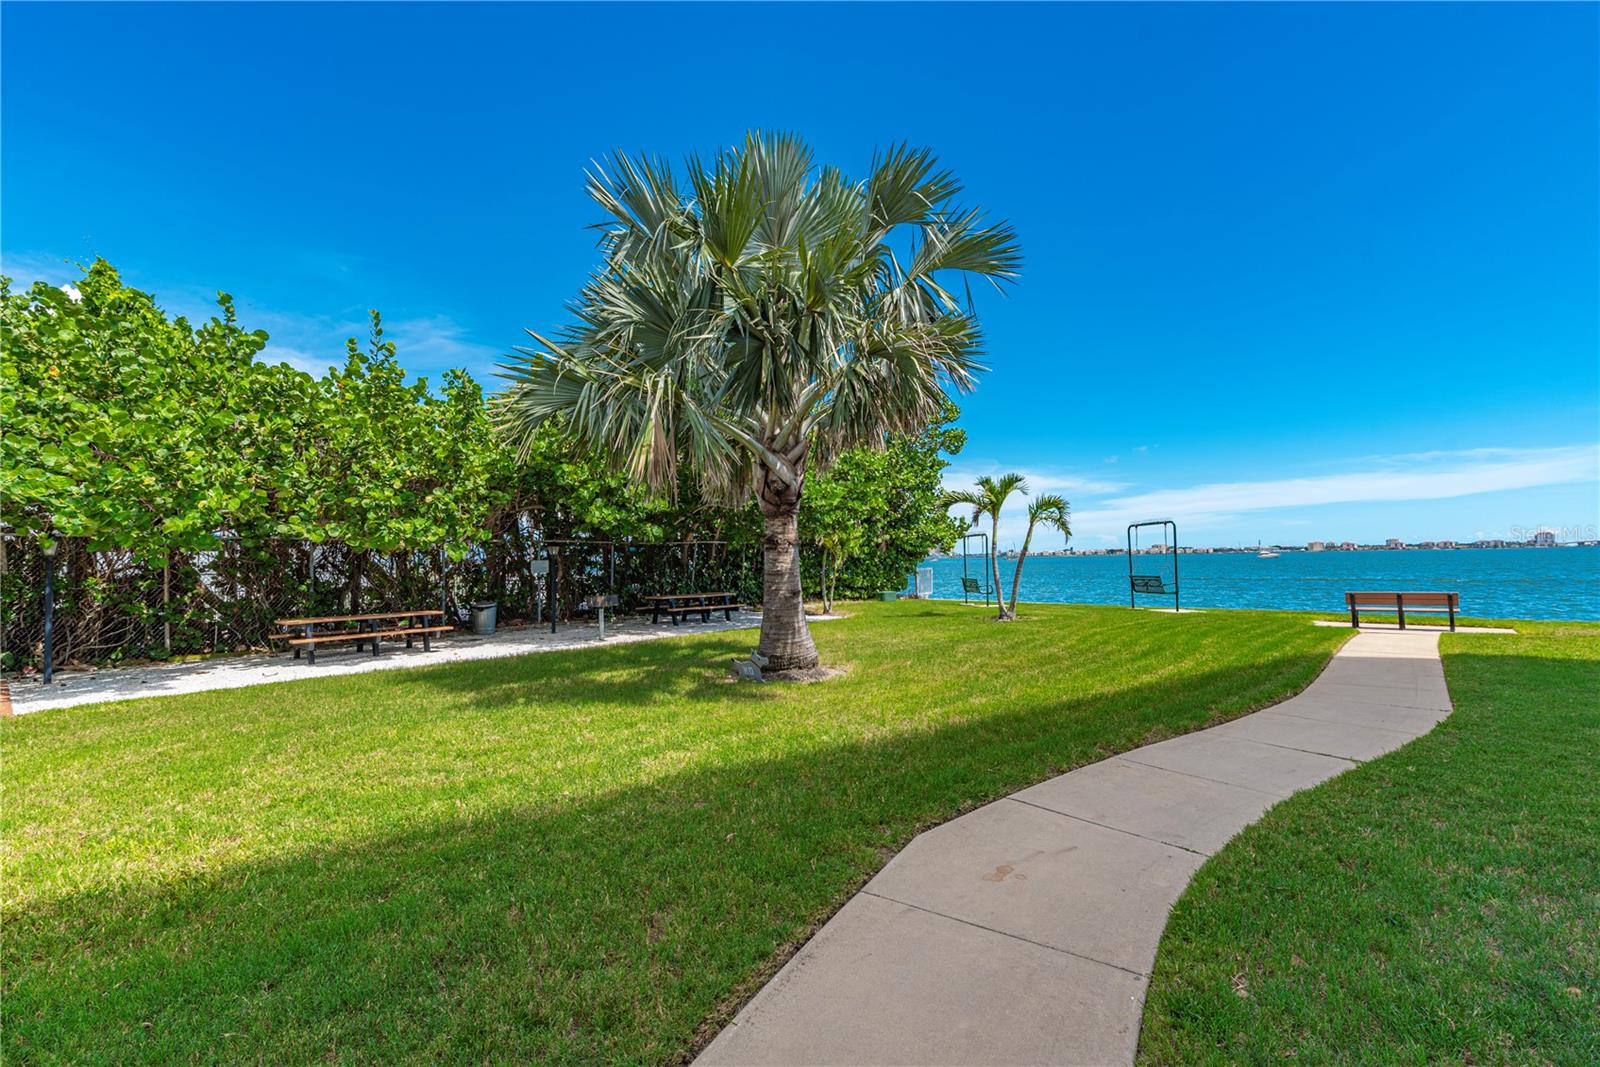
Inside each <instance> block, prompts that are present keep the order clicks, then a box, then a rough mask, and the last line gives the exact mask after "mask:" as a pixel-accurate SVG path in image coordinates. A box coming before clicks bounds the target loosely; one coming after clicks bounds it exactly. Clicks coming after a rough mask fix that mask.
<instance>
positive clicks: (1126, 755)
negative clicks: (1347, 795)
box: [1115, 720, 1304, 800]
mask: <svg viewBox="0 0 1600 1067" xmlns="http://www.w3.org/2000/svg"><path fill="white" fill-rule="evenodd" d="M1235 721H1238V720H1235ZM1183 736H1188V735H1183ZM1133 751H1134V752H1137V751H1139V750H1138V749H1134V750H1133ZM1115 758H1116V759H1125V760H1127V761H1128V762H1129V763H1137V764H1139V766H1141V767H1149V768H1150V769H1152V770H1157V771H1166V772H1167V773H1168V774H1181V775H1183V776H1184V777H1185V778H1198V779H1200V780H1201V781H1202V782H1214V783H1216V784H1217V785H1231V786H1233V787H1235V788H1237V789H1251V790H1254V791H1255V792H1257V793H1265V794H1266V795H1267V796H1269V797H1277V798H1278V799H1279V800H1283V799H1286V798H1287V797H1289V796H1292V795H1293V794H1291V793H1274V792H1272V791H1271V790H1269V789H1256V787H1255V786H1253V785H1240V784H1239V783H1238V782H1224V781H1223V780H1222V779H1221V778H1207V777H1206V776H1205V775H1203V774H1191V773H1190V772H1189V771H1175V770H1173V769H1172V768H1171V767H1163V766H1161V765H1160V764H1158V763H1145V762H1143V761H1142V760H1136V759H1133V758H1132V753H1128V752H1124V753H1123V754H1122V755H1120V756H1117V757H1115ZM1301 788H1304V787H1303V786H1302V787H1301ZM1296 792H1298V790H1297V791H1296Z"/></svg>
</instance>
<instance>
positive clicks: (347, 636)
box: [272, 626, 455, 645]
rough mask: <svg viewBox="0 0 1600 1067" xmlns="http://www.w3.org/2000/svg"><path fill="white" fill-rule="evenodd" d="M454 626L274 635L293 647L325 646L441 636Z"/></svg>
mask: <svg viewBox="0 0 1600 1067" xmlns="http://www.w3.org/2000/svg"><path fill="white" fill-rule="evenodd" d="M454 629H455V627H454V626H412V627H408V628H406V629H403V630H338V631H335V632H332V633H325V634H315V635H313V636H311V637H290V636H289V635H288V634H273V635H272V636H274V637H276V638H278V639H279V640H280V641H283V642H285V643H286V644H291V645H325V644H328V643H329V642H330V641H364V640H366V639H367V638H369V637H406V636H408V635H411V634H439V633H448V632H450V631H451V630H454Z"/></svg>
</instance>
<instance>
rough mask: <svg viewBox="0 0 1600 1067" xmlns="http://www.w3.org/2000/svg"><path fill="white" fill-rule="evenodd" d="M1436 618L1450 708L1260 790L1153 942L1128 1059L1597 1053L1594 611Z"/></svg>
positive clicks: (1502, 1058) (1420, 1058)
mask: <svg viewBox="0 0 1600 1067" xmlns="http://www.w3.org/2000/svg"><path fill="white" fill-rule="evenodd" d="M1511 625H1514V626H1515V627H1516V628H1517V629H1518V630H1519V634H1518V635H1517V636H1515V637H1501V636H1485V635H1454V636H1452V635H1445V636H1444V637H1443V638H1442V639H1441V642H1442V646H1441V647H1442V648H1443V651H1444V657H1445V675H1446V679H1447V681H1448V682H1449V685H1450V695H1451V699H1452V702H1453V703H1454V705H1455V711H1454V713H1453V714H1451V716H1450V717H1449V718H1448V719H1446V720H1445V721H1444V722H1443V723H1442V724H1440V725H1439V726H1438V727H1437V728H1436V729H1435V730H1434V731H1433V732H1432V733H1430V734H1428V735H1427V736H1425V737H1423V738H1420V739H1418V740H1416V741H1413V742H1412V743H1410V744H1408V745H1406V746H1405V747H1403V748H1401V749H1398V750H1396V751H1395V752H1392V753H1390V754H1389V755H1387V756H1384V757H1383V758H1381V759H1378V760H1375V761H1373V762H1371V763H1369V764H1366V765H1364V766H1362V767H1360V768H1358V769H1357V770H1354V771H1351V772H1350V773H1348V774H1345V775H1342V776H1340V777H1338V778H1335V779H1333V780H1332V781H1330V782H1328V783H1326V784H1324V785H1322V786H1320V787H1319V788H1317V789H1314V790H1310V791H1308V792H1305V793H1301V794H1299V795H1297V796H1295V797H1292V798H1290V799H1289V800H1287V801H1285V802H1283V803H1282V804H1279V805H1278V806H1277V807H1275V808H1273V809H1272V811H1270V812H1269V813H1268V814H1267V816H1266V817H1265V818H1264V819H1263V820H1262V821H1261V822H1259V823H1257V824H1256V825H1254V826H1252V827H1250V828H1249V829H1247V830H1245V831H1244V832H1243V833H1242V834H1240V836H1239V837H1237V838H1235V839H1234V840H1233V841H1232V842H1231V843H1230V844H1229V845H1228V846H1227V847H1226V848H1225V849H1223V850H1222V851H1221V852H1219V853H1218V854H1217V855H1216V856H1215V857H1213V858H1212V859H1211V860H1210V861H1209V862H1207V864H1206V865H1205V866H1204V867H1203V868H1201V870H1200V872H1199V874H1198V875H1197V876H1196V878H1195V881H1194V882H1193V883H1192V884H1191V885H1190V887H1189V889H1188V891H1187V892H1186V893H1185V895H1184V896H1183V898H1182V899H1181V900H1180V901H1179V903H1178V906H1177V908H1176V909H1175V910H1174V912H1173V915H1172V919H1171V920H1170V922H1169V923H1168V926H1167V930H1166V934H1165V936H1164V937H1163V939H1162V942H1161V949H1160V953H1159V955H1158V957H1157V961H1156V970H1155V975H1154V976H1153V978H1152V981H1151V985H1150V992H1149V998H1148V1000H1147V1003H1146V1007H1145V1016H1144V1028H1143V1032H1142V1034H1141V1037H1140V1060H1141V1062H1144V1063H1151V1064H1157V1063H1161V1064H1165V1063H1174V1064H1177V1063H1181V1064H1193V1063H1211V1062H1216V1063H1222V1062H1241V1063H1266V1062H1269V1061H1271V1062H1282V1061H1285V1060H1289V1059H1294V1060H1297V1061H1298V1062H1302V1063H1305V1062H1311V1063H1326V1062H1345V1063H1418V1064H1422V1063H1445V1062H1449V1063H1530V1064H1531V1063H1540V1064H1542V1063H1560V1064H1574V1065H1580V1064H1581V1065H1583V1067H1591V1065H1593V1064H1596V1063H1600V626H1597V625H1593V624H1559V623H1545V624H1541V623H1527V622H1518V623H1514V624H1511Z"/></svg>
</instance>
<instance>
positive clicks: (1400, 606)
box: [1394, 597, 1406, 630]
mask: <svg viewBox="0 0 1600 1067" xmlns="http://www.w3.org/2000/svg"><path fill="white" fill-rule="evenodd" d="M1394 609H1395V611H1396V612H1398V613H1399V615H1400V629H1402V630H1404V629H1405V628H1406V602H1405V600H1404V599H1403V598H1401V597H1395V598H1394Z"/></svg>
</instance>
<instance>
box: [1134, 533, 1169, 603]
mask: <svg viewBox="0 0 1600 1067" xmlns="http://www.w3.org/2000/svg"><path fill="white" fill-rule="evenodd" d="M1144 526H1159V527H1161V554H1162V555H1163V556H1166V555H1168V554H1170V555H1171V556H1172V585H1170V586H1168V585H1167V582H1166V579H1165V578H1163V577H1162V576H1161V575H1159V574H1135V573H1133V557H1134V556H1136V555H1138V554H1139V538H1138V531H1139V529H1140V528H1141V527H1144ZM1169 531H1170V532H1171V535H1172V540H1171V542H1170V544H1171V547H1170V548H1169V547H1167V546H1168V544H1169V542H1168V540H1167V534H1168V532H1169ZM1141 593H1143V594H1145V595H1147V596H1169V597H1171V598H1172V610H1173V611H1178V610H1180V608H1179V600H1178V524H1177V523H1175V522H1173V521H1172V520H1171V519H1151V520H1150V521H1148V522H1130V523H1129V524H1128V606H1129V607H1130V608H1136V607H1138V606H1139V594H1141Z"/></svg>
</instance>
